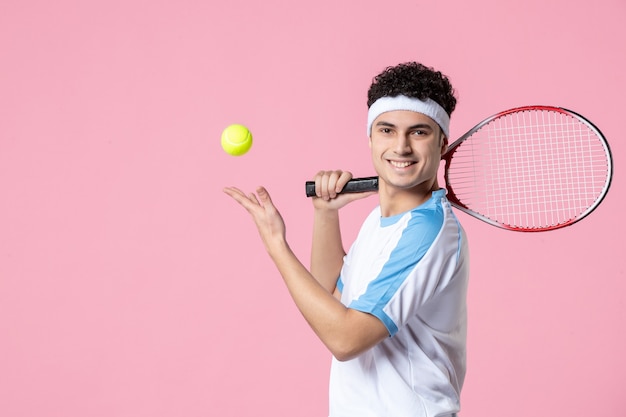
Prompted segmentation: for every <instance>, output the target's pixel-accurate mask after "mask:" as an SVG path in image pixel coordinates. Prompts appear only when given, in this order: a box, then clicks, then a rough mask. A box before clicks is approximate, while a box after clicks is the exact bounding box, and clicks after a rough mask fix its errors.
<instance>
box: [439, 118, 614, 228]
mask: <svg viewBox="0 0 626 417" xmlns="http://www.w3.org/2000/svg"><path fill="white" fill-rule="evenodd" d="M452 160H453V161H454V163H450V164H449V167H448V183H449V185H450V186H451V188H452V189H453V190H454V194H455V195H456V197H457V198H458V200H459V201H460V202H461V203H462V204H463V205H465V206H467V207H468V208H469V209H471V210H472V211H475V212H477V213H479V214H480V215H482V216H484V217H487V218H489V219H491V220H493V221H495V222H497V223H500V224H504V225H507V226H509V227H512V228H520V229H545V228H549V227H554V226H558V225H561V224H564V223H569V222H571V221H573V220H574V219H577V218H578V217H580V216H584V215H585V213H586V212H587V211H588V210H589V209H590V208H591V207H593V206H594V204H595V203H596V202H597V201H598V199H599V198H600V196H601V195H602V194H603V190H604V189H605V188H606V186H607V184H606V183H607V178H608V175H609V164H610V162H609V160H608V156H607V150H606V149H605V146H604V144H603V141H602V140H601V139H600V138H599V136H598V134H596V132H595V131H594V130H592V129H591V128H590V127H589V126H588V125H587V124H585V123H583V122H582V121H580V120H579V119H577V118H575V117H573V116H572V115H570V114H568V113H560V112H556V111H548V110H532V111H530V110H526V111H522V112H514V113H509V114H506V115H504V116H501V117H497V118H495V119H494V120H492V121H491V122H489V123H487V124H485V125H484V126H482V127H481V128H480V129H479V130H477V131H476V132H474V133H473V134H472V135H471V137H470V138H468V139H467V140H465V141H464V142H462V143H461V145H459V146H458V147H457V149H456V150H455V152H454V154H453V157H452Z"/></svg>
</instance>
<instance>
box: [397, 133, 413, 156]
mask: <svg viewBox="0 0 626 417" xmlns="http://www.w3.org/2000/svg"><path fill="white" fill-rule="evenodd" d="M394 152H395V153H397V154H398V155H406V154H409V153H411V145H410V143H409V138H408V137H407V136H406V135H398V137H397V138H396V143H395V149H394Z"/></svg>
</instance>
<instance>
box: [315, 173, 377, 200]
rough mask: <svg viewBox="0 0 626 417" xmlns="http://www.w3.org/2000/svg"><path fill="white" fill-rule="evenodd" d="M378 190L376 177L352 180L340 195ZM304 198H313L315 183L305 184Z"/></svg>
mask: <svg viewBox="0 0 626 417" xmlns="http://www.w3.org/2000/svg"><path fill="white" fill-rule="evenodd" d="M377 190H378V177H366V178H353V179H351V180H350V181H348V183H347V184H346V185H345V186H344V187H343V190H341V193H363V192H366V191H377ZM306 196H307V197H315V181H307V182H306Z"/></svg>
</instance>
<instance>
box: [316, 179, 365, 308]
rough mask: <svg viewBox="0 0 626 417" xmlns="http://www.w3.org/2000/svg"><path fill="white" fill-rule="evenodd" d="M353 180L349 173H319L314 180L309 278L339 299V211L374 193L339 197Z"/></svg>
mask: <svg viewBox="0 0 626 417" xmlns="http://www.w3.org/2000/svg"><path fill="white" fill-rule="evenodd" d="M351 178H352V174H351V173H350V172H348V171H320V172H318V173H317V175H316V176H315V190H316V194H317V196H316V197H313V207H314V210H315V213H314V219H313V243H312V246H311V274H312V275H313V276H314V277H315V279H316V280H317V281H318V282H319V283H320V284H321V285H322V286H323V287H324V288H325V289H326V290H327V291H328V292H329V293H331V294H334V295H335V297H339V295H340V294H339V292H338V291H337V288H336V287H337V280H338V278H339V273H340V272H341V267H342V266H343V258H344V256H345V255H346V252H345V250H344V247H343V242H342V240H341V228H340V226H339V209H340V208H342V207H343V206H345V205H346V204H348V203H349V202H351V201H354V200H358V199H361V198H365V197H368V196H370V195H372V194H375V192H366V193H349V194H338V193H339V191H340V190H342V189H343V187H344V186H345V185H346V183H347V182H348V181H349V180H350V179H351Z"/></svg>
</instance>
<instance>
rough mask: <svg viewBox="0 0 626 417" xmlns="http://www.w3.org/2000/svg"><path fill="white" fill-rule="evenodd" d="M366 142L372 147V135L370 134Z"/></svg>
mask: <svg viewBox="0 0 626 417" xmlns="http://www.w3.org/2000/svg"><path fill="white" fill-rule="evenodd" d="M367 144H368V145H369V147H370V149H372V136H371V135H370V137H369V138H368V140H367Z"/></svg>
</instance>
